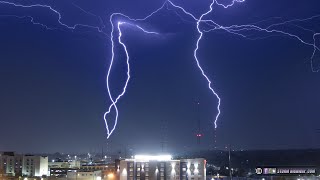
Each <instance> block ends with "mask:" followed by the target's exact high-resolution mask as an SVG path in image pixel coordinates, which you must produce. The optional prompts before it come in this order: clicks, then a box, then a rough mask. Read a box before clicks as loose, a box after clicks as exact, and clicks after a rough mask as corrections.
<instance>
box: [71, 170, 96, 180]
mask: <svg viewBox="0 0 320 180" xmlns="http://www.w3.org/2000/svg"><path fill="white" fill-rule="evenodd" d="M101 179H102V174H101V171H75V172H68V173H67V180H101Z"/></svg>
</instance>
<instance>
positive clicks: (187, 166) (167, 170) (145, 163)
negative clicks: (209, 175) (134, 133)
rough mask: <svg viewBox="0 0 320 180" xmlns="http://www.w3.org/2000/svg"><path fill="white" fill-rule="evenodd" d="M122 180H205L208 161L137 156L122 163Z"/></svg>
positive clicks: (162, 156) (167, 156)
mask: <svg viewBox="0 0 320 180" xmlns="http://www.w3.org/2000/svg"><path fill="white" fill-rule="evenodd" d="M117 171H118V176H119V177H120V180H205V179H206V160H205V159H203V158H197V159H177V160H174V159H172V157H171V156H170V155H161V156H145V155H137V156H135V158H134V159H125V160H121V161H120V166H119V167H118V170H117Z"/></svg>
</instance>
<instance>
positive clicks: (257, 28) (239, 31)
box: [0, 0, 320, 138]
mask: <svg viewBox="0 0 320 180" xmlns="http://www.w3.org/2000/svg"><path fill="white" fill-rule="evenodd" d="M244 2H245V0H233V1H232V2H231V3H230V4H222V3H219V1H218V0H212V2H211V3H210V5H209V10H208V11H206V12H204V13H203V14H201V15H200V17H199V18H197V17H196V16H195V15H194V14H192V13H190V12H188V11H187V10H186V9H184V8H183V7H182V6H179V5H176V4H174V3H173V2H172V1H170V0H166V1H165V2H164V3H163V4H162V6H161V7H159V8H158V9H156V10H155V11H153V12H151V13H150V14H149V15H147V16H145V17H144V18H140V19H134V18H131V17H129V16H127V15H125V14H122V13H113V14H111V15H110V17H109V22H110V25H111V32H110V35H108V33H106V32H105V27H106V26H105V24H104V22H103V20H102V18H101V17H99V16H97V15H95V14H93V13H91V12H88V11H86V10H84V9H83V8H81V7H79V6H77V5H76V4H73V5H74V6H75V7H76V8H78V9H80V10H81V11H82V12H84V13H86V14H87V15H90V16H95V17H97V18H99V21H100V26H92V25H87V24H74V25H68V24H66V23H64V22H63V21H62V15H61V13H60V12H59V11H58V10H56V9H54V8H53V7H52V6H49V5H42V4H32V5H22V4H17V3H12V2H8V1H2V0H0V4H3V5H9V6H14V7H17V8H46V9H48V10H49V11H51V12H53V13H54V14H56V15H57V16H58V18H57V22H58V23H59V25H60V26H61V27H63V28H66V29H69V30H71V31H73V30H75V29H76V28H79V27H85V28H90V29H94V30H96V32H98V33H101V34H103V35H104V36H106V37H110V42H111V60H110V65H109V68H108V72H107V77H106V84H107V91H108V96H109V99H110V101H111V105H110V106H109V108H108V110H107V112H105V114H104V121H105V126H106V129H107V138H109V137H110V136H111V135H112V133H113V132H114V130H115V129H116V126H117V122H118V118H119V110H118V107H117V103H118V101H119V100H120V99H121V97H123V96H124V95H125V93H126V90H127V87H128V84H129V81H130V63H129V60H130V56H129V53H128V50H127V46H126V45H125V43H124V42H123V41H122V36H123V33H122V31H121V27H122V26H127V27H133V28H136V29H138V30H141V31H142V32H144V33H146V34H149V35H160V33H158V32H153V31H148V30H146V29H145V28H143V27H142V26H141V25H139V23H140V22H143V21H146V20H147V19H149V18H150V17H152V16H154V15H155V14H157V13H159V12H160V11H161V10H162V9H164V8H165V7H166V9H167V10H172V11H174V12H175V13H176V15H178V16H179V18H181V19H182V20H184V17H183V16H187V17H189V18H191V21H189V20H188V21H187V20H184V21H185V22H187V23H194V24H195V26H196V28H197V32H198V38H197V41H196V43H195V49H194V53H193V55H194V60H195V61H196V64H197V68H198V69H199V70H200V72H201V75H202V76H203V78H205V79H206V81H207V83H208V88H209V90H210V91H211V92H212V94H213V95H214V96H215V97H216V98H217V100H218V104H217V107H216V108H217V114H216V116H215V118H214V120H213V125H214V128H215V129H216V128H217V127H218V125H217V123H218V119H219V116H220V114H221V110H220V106H221V98H220V97H219V95H218V93H217V92H216V91H215V90H214V88H213V87H212V81H211V80H210V79H209V77H208V75H207V74H206V73H205V71H204V70H203V68H202V66H201V65H200V61H199V58H198V51H199V49H200V42H201V40H202V38H203V37H204V35H205V33H209V32H225V33H228V34H230V35H234V36H240V37H242V38H244V39H246V40H262V39H265V38H269V37H273V36H283V37H288V38H292V39H295V40H297V41H298V42H300V43H301V44H303V45H306V46H310V47H312V48H313V52H312V55H311V57H310V65H311V69H312V71H313V72H319V70H320V68H319V67H317V68H316V67H315V66H314V61H315V55H316V53H317V52H320V48H319V46H318V45H317V37H318V36H320V33H318V32H316V31H315V30H312V29H308V28H305V27H304V26H302V25H300V24H299V23H305V22H308V21H311V20H315V19H317V18H320V15H315V16H312V17H309V18H304V19H292V20H287V21H283V20H282V18H281V17H273V18H269V19H267V20H262V21H259V22H255V23H251V24H240V25H237V24H233V25H230V26H223V25H220V24H219V23H217V22H215V21H214V20H211V19H205V17H206V16H207V15H208V14H210V13H212V12H213V7H218V8H224V9H227V8H229V7H232V6H234V5H235V4H236V3H244ZM169 7H171V8H172V9H171V8H169ZM181 13H182V14H181ZM0 16H1V17H15V18H28V19H30V21H31V23H32V24H35V25H41V26H42V27H44V28H46V29H48V30H56V29H58V28H52V27H49V26H47V25H45V24H43V23H40V22H36V21H35V20H34V18H33V17H31V16H16V15H0ZM116 17H117V18H118V19H121V20H118V19H116ZM273 20H277V21H281V22H278V23H271V25H269V26H266V27H263V26H262V25H259V24H262V23H266V22H270V21H273ZM284 26H288V27H295V28H298V29H300V30H302V31H304V32H308V33H309V35H311V37H312V38H311V39H312V41H310V40H308V38H306V37H304V36H302V35H298V34H294V33H290V32H287V31H283V30H280V27H284ZM115 39H117V43H118V44H119V45H121V46H122V48H123V49H124V51H125V54H126V63H127V72H126V74H127V79H126V81H125V83H124V86H123V88H122V91H121V92H120V93H119V94H118V95H114V94H112V93H111V86H110V76H111V70H112V68H113V66H114V61H115V43H116V42H115ZM112 110H114V112H115V118H114V119H113V122H114V124H113V125H111V124H110V123H109V122H108V119H110V118H109V115H110V113H111V111H112Z"/></svg>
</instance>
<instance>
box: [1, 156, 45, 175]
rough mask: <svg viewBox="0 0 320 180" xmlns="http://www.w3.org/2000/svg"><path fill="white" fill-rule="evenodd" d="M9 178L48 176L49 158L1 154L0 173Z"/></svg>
mask: <svg viewBox="0 0 320 180" xmlns="http://www.w3.org/2000/svg"><path fill="white" fill-rule="evenodd" d="M1 171H2V172H3V174H6V175H7V176H28V177H40V176H47V175H48V157H47V156H34V155H21V154H16V153H14V152H3V153H0V172H1Z"/></svg>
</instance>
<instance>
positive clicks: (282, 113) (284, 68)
mask: <svg viewBox="0 0 320 180" xmlns="http://www.w3.org/2000/svg"><path fill="white" fill-rule="evenodd" d="M221 1H222V2H223V0H221ZM14 2H19V3H23V4H25V5H29V4H35V3H40V4H45V3H47V4H49V5H51V6H53V7H54V8H55V9H57V10H59V11H60V12H61V14H62V19H61V21H62V22H64V23H66V24H68V25H74V24H76V23H82V24H89V25H92V26H99V25H100V22H99V19H98V18H96V17H94V16H89V15H88V14H85V13H84V12H83V11H81V10H80V9H78V8H77V7H76V6H74V5H73V3H74V4H76V5H77V6H80V7H81V8H83V9H85V10H87V11H89V12H91V13H94V14H96V15H98V16H101V17H102V19H103V20H104V23H105V24H106V28H105V29H104V32H105V33H107V34H110V31H111V26H110V24H109V16H110V14H111V13H113V12H122V13H124V14H127V15H129V16H131V17H134V18H140V17H144V16H146V15H148V14H149V13H151V12H152V11H154V10H155V9H157V8H159V7H160V6H161V5H162V3H163V0H152V1H150V0H149V1H148V0H137V1H131V0H108V1H107V0H92V1H85V0H78V1H65V2H58V3H57V2H54V1H45V0H40V1H36V0H32V1H14ZM173 2H174V3H176V4H178V5H181V6H183V7H184V8H186V9H187V10H188V11H190V12H192V13H194V14H195V15H197V17H199V15H200V14H201V13H203V12H205V11H207V10H208V5H209V4H210V1H208V0H205V1H203V2H200V1H193V2H192V1H191V0H189V1H187V0H175V1H173ZM224 2H225V3H229V2H230V1H229V0H228V1H227V0H225V1H224ZM319 7H320V2H319V0H308V1H307V2H306V1H298V0H281V1H279V0H268V1H255V0H247V1H246V2H245V3H241V4H236V5H235V6H234V7H232V8H229V9H223V8H217V7H216V8H215V10H214V12H213V13H212V14H210V15H208V16H207V18H210V19H214V20H215V21H217V22H219V23H220V24H222V25H225V26H227V25H231V24H248V23H253V22H258V21H261V20H265V19H268V18H270V17H283V19H284V20H288V19H295V18H306V17H311V16H313V15H317V14H320V9H319ZM0 14H1V16H0V30H1V31H0V32H1V33H0V82H1V86H0V87H1V88H0V151H1V150H13V151H18V152H56V151H60V152H88V151H100V149H101V147H102V146H103V147H104V148H110V151H112V150H116V149H117V148H118V149H119V148H121V147H123V146H128V147H130V148H132V149H133V150H134V151H135V152H160V151H161V148H160V147H161V143H160V142H161V141H163V140H167V141H168V143H167V151H169V152H176V151H184V150H195V149H209V148H210V147H212V142H213V140H212V137H213V130H214V128H213V126H212V121H213V120H214V117H215V115H216V113H217V111H216V105H217V99H216V98H215V97H214V96H213V95H212V93H211V92H210V91H209V89H208V88H207V82H206V80H205V79H204V78H203V77H202V76H201V73H200V71H199V69H198V68H197V67H196V64H195V61H194V59H193V49H194V48H195V42H196V40H197V37H198V34H197V31H196V26H195V23H194V22H187V21H188V20H190V19H188V17H186V16H183V14H181V13H180V15H182V17H185V18H186V19H183V20H182V19H181V18H180V17H179V16H177V15H176V13H175V12H174V11H172V10H167V9H164V10H162V11H160V12H159V13H158V14H156V15H155V16H153V17H152V18H151V19H149V20H148V21H145V22H143V23H140V24H139V25H141V26H143V27H145V28H147V29H149V30H153V31H157V32H159V33H160V35H146V34H144V33H142V32H141V31H139V30H137V29H135V28H133V27H123V29H122V30H123V41H124V42H125V43H126V45H127V47H128V51H129V53H130V57H131V59H130V61H131V70H132V73H131V75H132V78H131V81H130V83H129V86H128V89H127V93H126V94H125V95H124V96H123V98H122V99H121V100H120V101H119V103H118V108H119V113H120V116H119V122H118V126H117V129H116V131H115V132H114V134H113V135H112V136H111V138H110V139H109V140H107V138H106V137H107V135H106V130H105V125H104V121H103V114H104V112H105V111H106V110H107V108H108V107H109V105H110V100H109V99H108V94H107V89H106V74H107V68H108V66H109V63H110V58H111V43H110V38H109V37H107V36H105V35H103V34H101V33H98V32H97V31H95V30H94V29H89V28H78V29H76V30H75V31H71V30H69V29H66V28H63V27H61V26H59V24H58V23H57V21H56V20H57V16H56V14H54V13H52V12H51V11H49V10H48V9H44V8H31V9H25V8H14V7H13V6H9V5H3V4H0ZM4 15H16V16H32V17H34V20H35V21H37V22H41V23H42V24H46V25H47V26H49V27H56V28H58V29H56V30H46V29H45V28H44V27H42V26H40V25H33V24H32V23H30V19H28V18H17V17H13V16H4ZM319 22H320V18H318V19H315V20H312V21H308V22H305V23H303V24H302V25H304V26H305V27H308V28H309V29H314V30H316V31H318V32H320V26H319ZM266 23H269V24H270V22H266ZM260 25H263V23H262V24H260ZM284 30H290V32H293V33H298V34H299V33H300V31H301V29H300V30H299V31H298V30H297V29H289V28H288V27H284ZM307 35H308V34H305V35H302V36H303V37H305V38H306V39H307V40H310V41H311V40H312V35H311V36H307ZM309 35H310V34H309ZM312 51H313V48H312V47H310V46H305V45H303V44H301V43H300V42H299V41H297V40H295V39H292V38H288V37H284V36H276V37H270V38H267V39H263V40H255V41H250V40H246V39H243V38H241V37H239V36H234V35H230V34H228V33H225V32H212V33H206V34H205V36H204V38H203V40H202V41H201V44H200V50H199V59H200V61H201V64H202V66H203V68H204V70H205V71H206V73H207V74H208V76H209V77H210V79H211V80H212V81H213V87H214V88H215V90H216V91H217V92H218V94H219V95H220V97H221V99H222V102H221V111H222V114H221V116H220V119H219V121H218V129H217V132H216V135H217V139H216V140H217V144H216V146H217V147H219V148H223V147H224V146H226V145H227V144H231V145H232V147H233V148H234V149H245V150H246V149H284V148H320V142H319V141H318V139H319V138H320V133H319V132H320V131H319V130H318V129H320V121H319V120H320V119H319V115H320V113H319V112H320V109H319V108H320V93H319V92H320V74H319V73H314V72H312V69H311V68H310V56H311V54H312ZM317 57H319V58H320V55H319V54H317ZM318 60H319V59H318ZM319 61H320V60H319ZM124 63H125V54H124V52H123V50H122V49H121V47H120V46H119V45H116V57H115V69H114V70H113V71H112V79H111V80H112V81H111V86H112V88H113V92H114V93H119V92H120V91H119V90H121V88H122V87H123V85H124V81H125V75H126V74H125V73H126V66H125V64H124ZM315 65H317V64H315ZM198 101H199V102H200V105H199V107H197V105H196V104H197V103H196V102H198ZM199 114H200V115H199ZM198 119H200V120H201V131H202V133H203V134H204V137H203V139H202V142H201V145H200V147H199V145H197V141H196V137H195V134H196V132H197V129H198V125H197V124H198ZM107 143H108V145H107Z"/></svg>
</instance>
